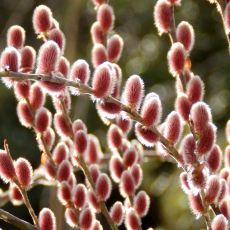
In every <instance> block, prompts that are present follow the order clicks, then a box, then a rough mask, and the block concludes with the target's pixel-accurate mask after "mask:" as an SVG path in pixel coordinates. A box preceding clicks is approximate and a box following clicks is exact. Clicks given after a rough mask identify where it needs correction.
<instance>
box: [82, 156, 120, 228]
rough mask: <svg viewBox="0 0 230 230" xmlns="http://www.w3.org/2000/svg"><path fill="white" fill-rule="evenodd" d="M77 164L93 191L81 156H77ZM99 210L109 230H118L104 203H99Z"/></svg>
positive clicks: (93, 185) (92, 184) (91, 179)
mask: <svg viewBox="0 0 230 230" xmlns="http://www.w3.org/2000/svg"><path fill="white" fill-rule="evenodd" d="M78 163H79V165H80V167H81V168H82V171H83V173H84V174H85V177H86V178H87V180H88V182H89V184H90V186H91V188H92V189H93V191H95V184H94V181H93V178H92V176H91V174H90V171H89V169H88V166H87V165H86V163H85V161H84V159H83V157H82V156H78ZM100 210H101V212H102V214H103V215H104V217H105V218H106V220H107V221H108V223H109V225H110V227H111V229H112V230H118V228H117V226H116V225H115V223H114V222H113V220H112V219H111V217H110V215H109V211H108V209H107V207H106V205H105V202H103V201H100Z"/></svg>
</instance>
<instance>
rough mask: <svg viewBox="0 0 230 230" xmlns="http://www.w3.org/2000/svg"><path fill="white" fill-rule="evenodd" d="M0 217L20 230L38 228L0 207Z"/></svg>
mask: <svg viewBox="0 0 230 230" xmlns="http://www.w3.org/2000/svg"><path fill="white" fill-rule="evenodd" d="M0 219H2V220H3V221H5V222H7V223H9V224H12V225H14V226H15V227H17V228H19V229H22V230H38V228H36V227H35V226H34V225H32V224H30V223H28V222H26V221H24V220H22V219H19V218H18V217H16V216H14V215H12V214H10V213H9V212H6V211H4V210H3V209H0Z"/></svg>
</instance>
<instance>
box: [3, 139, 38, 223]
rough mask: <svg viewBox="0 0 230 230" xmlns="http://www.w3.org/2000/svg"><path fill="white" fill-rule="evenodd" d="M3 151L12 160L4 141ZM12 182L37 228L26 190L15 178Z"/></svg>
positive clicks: (36, 220) (36, 219) (35, 217)
mask: <svg viewBox="0 0 230 230" xmlns="http://www.w3.org/2000/svg"><path fill="white" fill-rule="evenodd" d="M4 149H5V150H6V152H7V154H8V155H9V157H10V158H11V159H12V157H11V153H10V149H9V145H8V143H7V140H6V139H5V140H4ZM12 160H13V159H12ZM13 182H14V183H15V184H16V185H17V186H18V189H19V190H20V192H21V194H22V197H23V200H24V204H25V205H26V207H27V209H28V211H29V213H30V215H31V217H32V219H33V222H34V224H35V226H36V227H38V226H39V224H38V218H37V216H36V214H35V212H34V210H33V208H32V206H31V204H30V200H29V198H28V196H27V192H26V189H25V188H23V187H22V186H21V184H20V183H19V181H18V178H17V177H15V178H14V180H13Z"/></svg>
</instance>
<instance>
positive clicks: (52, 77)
mask: <svg viewBox="0 0 230 230" xmlns="http://www.w3.org/2000/svg"><path fill="white" fill-rule="evenodd" d="M9 76H10V78H11V79H12V80H17V81H21V80H26V79H27V80H37V81H48V82H52V83H57V84H63V85H65V86H71V87H74V88H77V89H78V90H79V92H80V93H81V94H87V95H93V90H92V88H91V87H90V86H88V85H85V84H83V83H81V82H80V81H72V80H69V79H66V78H63V77H60V76H59V75H58V74H55V73H52V74H49V75H47V74H31V73H19V72H12V71H8V70H4V71H0V77H9ZM103 101H105V102H112V103H114V104H116V105H118V106H120V108H121V110H122V111H124V112H126V113H127V114H128V115H129V116H130V117H131V118H132V119H133V120H134V121H137V122H139V123H141V124H143V122H142V118H141V116H140V114H139V113H137V112H136V111H133V110H132V109H131V108H130V107H129V106H127V105H125V104H123V103H122V102H121V101H119V100H118V99H116V98H114V97H112V96H108V97H105V98H103ZM151 130H152V131H153V132H155V133H156V134H157V135H158V138H159V141H160V142H161V143H162V144H163V145H164V147H165V148H166V149H167V150H168V151H169V154H170V155H171V156H172V157H173V158H174V159H175V160H177V161H180V155H179V153H178V151H177V149H176V148H175V147H174V146H173V145H172V144H171V143H170V141H168V140H167V139H166V138H165V137H164V136H163V135H162V134H161V133H160V132H159V130H158V129H157V128H156V127H155V126H153V127H151Z"/></svg>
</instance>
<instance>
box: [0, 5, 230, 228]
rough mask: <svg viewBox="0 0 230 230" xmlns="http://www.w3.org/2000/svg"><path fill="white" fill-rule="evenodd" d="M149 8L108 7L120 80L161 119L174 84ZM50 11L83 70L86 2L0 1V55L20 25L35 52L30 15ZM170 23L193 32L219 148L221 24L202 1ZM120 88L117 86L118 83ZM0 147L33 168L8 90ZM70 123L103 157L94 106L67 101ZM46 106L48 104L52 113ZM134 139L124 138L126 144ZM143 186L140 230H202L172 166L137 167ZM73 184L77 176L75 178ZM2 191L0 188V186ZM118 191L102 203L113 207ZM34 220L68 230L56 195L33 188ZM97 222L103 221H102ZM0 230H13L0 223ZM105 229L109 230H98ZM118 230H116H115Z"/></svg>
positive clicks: (223, 111) (195, 60) (225, 93)
mask: <svg viewBox="0 0 230 230" xmlns="http://www.w3.org/2000/svg"><path fill="white" fill-rule="evenodd" d="M155 2H156V0H154V1H150V0H143V1H139V0H111V1H110V4H111V5H112V6H113V7H114V12H115V15H116V22H115V30H116V32H117V33H118V34H120V35H121V36H122V37H123V39H124V44H125V48H124V52H123V56H122V58H121V60H120V62H119V64H120V66H121V67H122V70H123V78H124V79H123V80H124V81H125V79H126V78H127V77H128V76H130V75H132V74H139V75H140V76H141V77H143V79H144V82H145V87H146V93H147V92H150V91H154V92H156V93H158V94H159V95H160V97H161V100H162V104H163V108H164V114H163V117H164V118H165V116H166V115H167V114H168V113H169V112H170V111H171V110H173V108H174V100H175V89H174V88H175V86H174V83H175V79H173V78H172V77H171V76H170V74H169V73H168V69H167V60H166V55H167V51H168V50H169V47H170V43H169V39H168V37H167V36H162V37H159V36H158V34H157V31H156V28H155V26H154V25H153V17H152V14H153V6H154V4H155ZM39 4H45V5H47V6H49V7H50V8H51V9H52V11H53V15H54V17H55V18H56V19H57V20H58V21H59V23H60V28H61V29H62V30H63V32H64V33H65V35H66V39H67V43H66V51H65V56H66V57H67V58H68V59H69V61H70V62H71V63H73V62H74V61H75V60H76V59H78V58H83V59H86V60H87V61H88V62H89V63H90V59H91V58H90V53H91V48H92V42H91V39H90V33H89V31H90V26H91V24H92V23H93V22H94V21H95V11H94V8H93V4H92V3H91V1H90V0H65V1H63V0H1V1H0V50H2V49H4V47H5V44H6V42H5V38H6V32H7V29H8V27H9V26H11V25H14V24H19V25H21V26H23V27H24V28H25V29H26V37H27V38H26V44H28V45H32V46H34V47H35V48H36V49H38V48H39V46H40V45H41V41H40V40H37V39H36V36H35V34H34V31H33V28H32V22H31V17H32V13H33V9H34V8H35V7H36V6H37V5H39ZM175 16H176V22H177V23H179V22H180V21H182V20H185V21H188V22H190V23H191V24H192V25H193V27H194V30H195V34H196V43H195V47H194V49H193V51H192V54H191V59H192V69H193V71H194V73H195V74H198V75H200V76H201V78H202V79H203V81H204V82H205V85H206V87H205V89H206V93H205V101H206V102H207V103H209V104H210V106H211V108H212V113H213V117H214V122H215V124H216V125H217V126H218V143H219V144H220V145H221V146H222V147H224V146H225V144H226V141H225V136H224V126H225V123H226V121H227V119H228V118H229V117H230V116H229V115H230V78H229V77H230V76H229V73H230V65H229V60H230V58H229V56H228V49H227V43H226V40H225V36H224V31H223V27H222V24H221V20H220V17H219V15H218V13H217V11H216V9H215V7H214V6H213V5H210V4H209V2H208V1H207V0H202V1H195V0H189V1H185V0H182V6H181V7H177V8H176V10H175ZM124 81H123V82H124ZM0 101H1V103H0V124H1V125H0V142H1V146H2V143H3V139H4V138H7V139H8V141H9V144H10V148H11V152H12V155H13V157H14V158H17V157H19V156H24V157H26V158H28V159H29V160H30V162H31V163H32V164H33V166H34V167H37V166H38V165H39V162H40V157H39V156H40V154H39V151H38V148H37V144H36V140H35V138H34V134H33V133H32V131H31V130H28V129H25V128H23V127H22V126H21V125H20V124H19V122H18V119H17V115H16V100H15V98H14V96H13V92H12V91H11V90H8V89H6V88H5V87H4V86H3V85H2V84H1V85H0ZM72 103H73V108H72V111H71V116H72V118H73V119H75V118H81V119H82V120H83V121H84V122H86V123H87V125H88V129H89V132H91V133H94V134H95V135H97V136H98V137H99V138H100V140H101V143H102V146H103V148H104V149H105V150H106V149H107V146H106V139H105V137H106V130H107V128H106V126H104V125H102V122H101V121H100V119H99V118H98V116H97V114H96V110H95V107H94V106H93V103H92V102H90V100H89V98H87V97H86V96H80V97H79V98H74V99H73V102H72ZM50 104H51V103H50V102H48V106H49V108H50V109H51V110H52V106H51V105H50ZM133 137H134V135H133V134H130V138H133ZM143 169H144V175H145V176H144V181H143V185H142V189H144V190H146V191H147V192H148V194H149V195H150V196H151V207H150V211H149V214H148V215H147V216H146V217H145V218H144V219H143V229H147V228H148V227H154V229H158V230H161V229H162V230H163V229H170V230H184V229H201V228H202V226H203V227H204V225H203V220H200V219H199V220H195V217H194V216H193V215H192V214H191V212H190V210H189V207H188V202H187V198H186V195H185V194H184V193H183V192H182V191H181V189H180V185H179V180H178V177H179V173H180V171H179V170H178V168H177V166H176V165H175V164H172V163H170V162H164V161H162V159H158V158H153V159H152V160H148V161H147V162H146V163H144V165H143ZM79 178H80V180H81V178H82V175H80V176H79ZM1 188H3V189H6V188H7V186H6V185H4V184H2V183H1ZM117 191H118V190H117V188H114V191H113V196H112V198H111V199H110V200H109V201H108V206H110V205H111V203H112V202H113V201H114V200H115V199H120V196H119V195H118V192H117ZM29 196H30V199H31V200H32V205H33V206H34V208H35V211H36V213H38V212H39V210H40V209H41V208H42V207H44V206H46V205H50V206H51V209H53V210H54V212H55V213H56V215H57V217H58V226H59V229H68V227H67V226H66V225H65V224H64V220H63V213H62V211H63V208H62V207H61V206H60V205H59V204H58V202H56V191H55V190H52V189H49V188H48V189H47V188H43V187H37V188H35V189H33V190H32V191H31V192H29ZM5 209H6V210H8V211H10V212H12V213H13V214H15V215H17V216H18V217H21V218H23V219H25V220H28V221H31V219H30V217H29V215H28V212H27V210H26V209H25V207H24V206H23V205H22V206H21V207H13V206H12V205H11V204H10V203H8V204H7V205H6V206H5ZM102 222H105V221H103V219H102ZM0 227H1V228H3V229H9V230H11V229H12V230H13V229H14V228H13V227H12V226H10V225H6V224H5V223H3V222H1V221H0ZM105 229H108V226H107V227H106V226H105ZM121 229H123V227H121Z"/></svg>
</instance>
